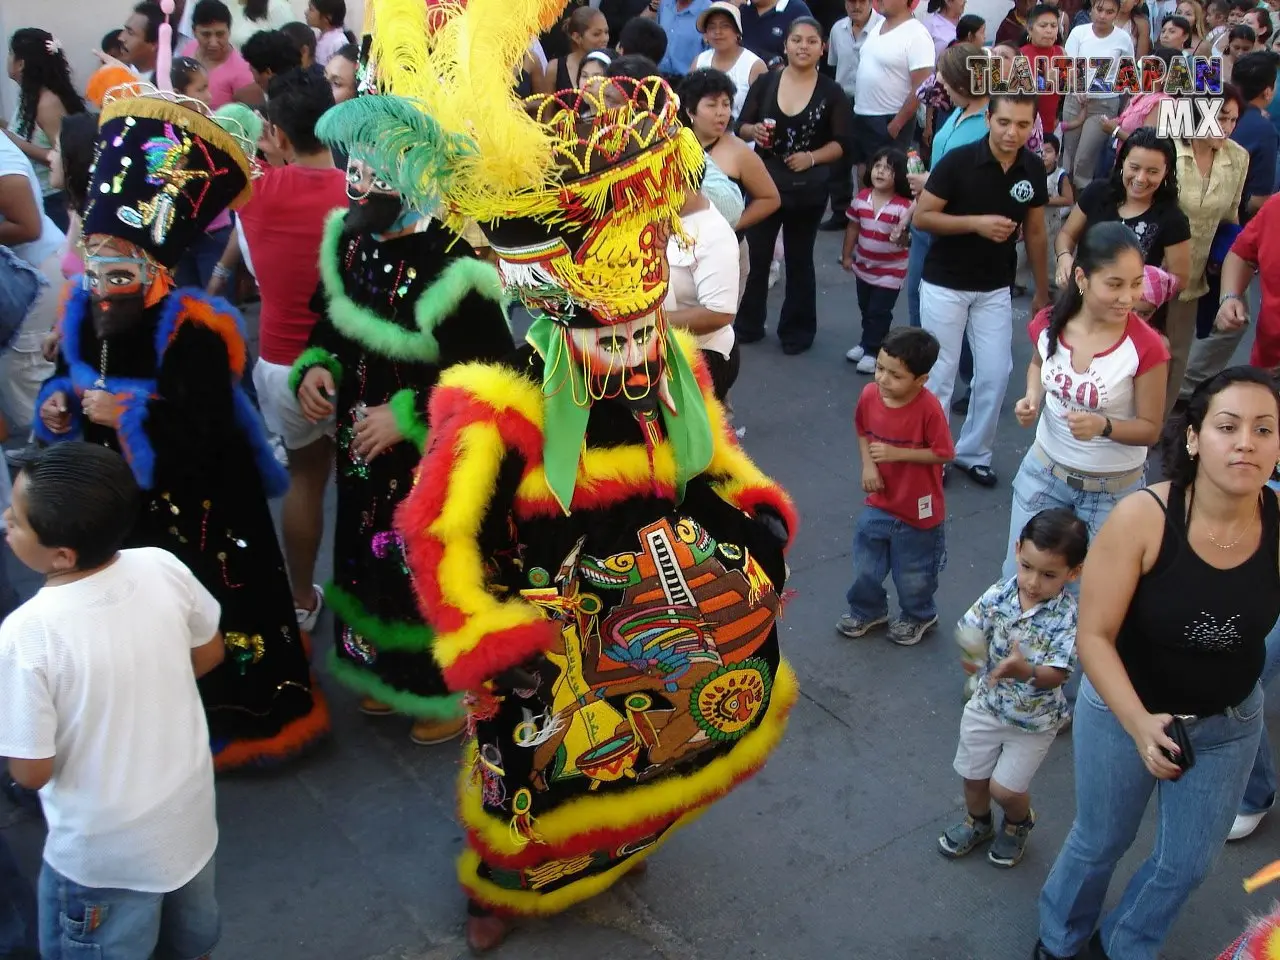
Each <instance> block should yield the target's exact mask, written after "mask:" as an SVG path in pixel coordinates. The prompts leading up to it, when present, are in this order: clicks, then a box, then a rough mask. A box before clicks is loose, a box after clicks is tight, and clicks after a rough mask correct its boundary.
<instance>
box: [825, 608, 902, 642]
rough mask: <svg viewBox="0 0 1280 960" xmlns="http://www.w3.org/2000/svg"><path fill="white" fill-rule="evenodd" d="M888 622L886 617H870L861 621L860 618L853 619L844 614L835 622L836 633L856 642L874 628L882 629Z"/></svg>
mask: <svg viewBox="0 0 1280 960" xmlns="http://www.w3.org/2000/svg"><path fill="white" fill-rule="evenodd" d="M888 622H889V618H888V617H871V618H869V619H867V620H863V619H861V618H860V617H854V616H851V615H849V614H847V613H846V614H845V615H844V616H843V617H841V618H840V619H839V620H837V621H836V632H837V633H839V634H840V635H841V636H845V637H849V638H850V639H853V640H856V639H857V638H858V637H865V636H866V635H867V634H868V633H870V632H871V631H872V630H874V629H875V628H876V627H882V626H884V625H885V624H886V623H888Z"/></svg>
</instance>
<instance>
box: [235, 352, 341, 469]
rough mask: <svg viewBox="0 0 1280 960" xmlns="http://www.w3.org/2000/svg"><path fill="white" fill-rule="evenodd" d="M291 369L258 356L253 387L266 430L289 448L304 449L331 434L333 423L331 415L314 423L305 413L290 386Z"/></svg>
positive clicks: (332, 433) (254, 368) (254, 367)
mask: <svg viewBox="0 0 1280 960" xmlns="http://www.w3.org/2000/svg"><path fill="white" fill-rule="evenodd" d="M292 369H293V368H292V367H286V366H283V365H282V364H279V363H268V362H267V361H266V360H263V359H262V358H261V357H259V358H258V362H257V363H255V364H254V365H253V386H254V388H255V389H256V390H257V391H258V406H259V407H260V408H261V410H262V419H263V420H265V421H266V423H267V429H268V430H270V431H271V432H272V433H274V434H275V435H276V436H278V437H280V439H281V440H282V441H284V448H285V449H286V450H301V449H302V448H303V447H309V446H311V444H313V443H315V442H316V441H317V440H319V439H320V438H321V437H332V436H333V435H334V422H333V417H330V418H328V419H327V420H321V421H320V422H319V423H312V422H311V421H310V420H308V419H307V418H306V417H305V416H304V415H303V413H302V408H301V407H300V406H298V398H297V397H295V396H294V395H293V393H292V391H290V389H289V371H290V370H292Z"/></svg>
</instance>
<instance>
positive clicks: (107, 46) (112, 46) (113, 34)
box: [98, 29, 124, 60]
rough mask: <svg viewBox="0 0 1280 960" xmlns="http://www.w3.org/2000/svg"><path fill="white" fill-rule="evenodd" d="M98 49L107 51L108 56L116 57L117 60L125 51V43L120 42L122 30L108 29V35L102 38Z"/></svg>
mask: <svg viewBox="0 0 1280 960" xmlns="http://www.w3.org/2000/svg"><path fill="white" fill-rule="evenodd" d="M98 49H99V50H101V51H102V52H103V53H105V54H106V55H107V56H108V57H115V58H116V59H117V60H118V59H119V58H120V55H121V54H123V53H124V44H123V43H121V42H120V31H119V30H118V29H117V30H111V31H108V33H107V34H106V36H104V37H103V38H102V43H101V44H100V45H99V46H98Z"/></svg>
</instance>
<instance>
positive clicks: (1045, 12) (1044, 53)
mask: <svg viewBox="0 0 1280 960" xmlns="http://www.w3.org/2000/svg"><path fill="white" fill-rule="evenodd" d="M1019 52H1020V53H1021V54H1022V55H1023V56H1024V57H1027V58H1028V59H1029V60H1030V61H1031V69H1032V70H1034V71H1035V75H1036V86H1037V87H1039V88H1040V99H1039V101H1038V102H1037V104H1036V110H1037V111H1038V112H1039V114H1040V126H1042V127H1043V128H1044V132H1045V133H1046V134H1050V133H1053V131H1054V130H1055V129H1056V128H1057V126H1058V104H1059V103H1060V102H1061V101H1062V97H1061V96H1060V95H1059V94H1057V93H1053V92H1052V91H1053V87H1054V83H1055V81H1054V72H1053V58H1054V57H1061V56H1065V54H1066V51H1065V50H1064V49H1063V48H1062V47H1061V46H1060V45H1059V44H1058V8H1057V7H1052V6H1050V5H1049V4H1047V3H1041V4H1038V5H1037V6H1035V7H1033V8H1032V10H1031V13H1030V14H1028V15H1027V42H1026V43H1024V44H1023V45H1022V48H1021V49H1020V51H1019ZM1037 57H1047V58H1048V60H1047V62H1044V63H1041V64H1037V63H1036V58H1037Z"/></svg>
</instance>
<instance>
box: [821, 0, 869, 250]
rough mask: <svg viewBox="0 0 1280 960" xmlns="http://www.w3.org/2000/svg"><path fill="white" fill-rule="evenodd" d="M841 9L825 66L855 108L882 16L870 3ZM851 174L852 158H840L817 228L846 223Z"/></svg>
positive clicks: (860, 0)
mask: <svg viewBox="0 0 1280 960" xmlns="http://www.w3.org/2000/svg"><path fill="white" fill-rule="evenodd" d="M844 10H845V13H847V14H848V16H847V17H844V18H843V19H841V20H837V21H836V25H835V26H834V27H832V28H831V40H830V43H829V44H828V46H827V63H828V65H830V66H831V67H833V68H834V69H835V72H836V83H838V84H840V88H841V89H842V90H844V92H845V93H846V94H847V95H848V97H849V106H851V107H854V106H855V103H856V97H855V94H856V92H857V89H858V63H859V61H860V60H861V59H862V47H863V45H864V44H866V42H867V37H869V36H870V35H871V31H872V30H873V29H875V28H876V27H877V26H879V25H880V24H881V23H883V22H884V17H883V16H881V14H880V13H879V12H877V11H876V10H873V9H872V7H871V0H844ZM855 109H856V107H855ZM852 173H853V160H852V158H851V156H849V155H846V156H842V157H841V158H840V163H839V164H838V165H837V169H836V174H835V176H833V177H832V178H831V216H830V217H829V218H828V219H827V220H826V222H825V223H823V224H822V226H821V227H820V228H819V229H821V230H843V229H844V228H845V225H846V224H847V223H848V220H847V219H846V217H845V215H844V212H845V211H846V210H848V209H849V201H850V200H852V199H853V180H852Z"/></svg>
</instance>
